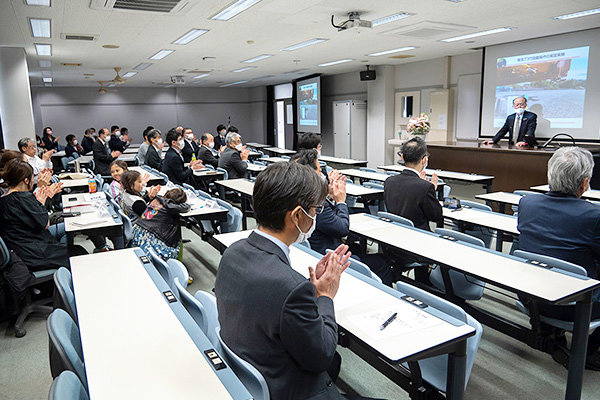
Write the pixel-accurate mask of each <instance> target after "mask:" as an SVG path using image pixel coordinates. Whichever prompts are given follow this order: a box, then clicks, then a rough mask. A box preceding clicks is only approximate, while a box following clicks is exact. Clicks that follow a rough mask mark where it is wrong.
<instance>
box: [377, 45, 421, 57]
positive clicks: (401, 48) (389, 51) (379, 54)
mask: <svg viewBox="0 0 600 400" xmlns="http://www.w3.org/2000/svg"><path fill="white" fill-rule="evenodd" d="M414 49H416V47H415V46H407V47H400V48H399V49H392V50H385V51H379V52H377V53H371V54H367V55H368V56H369V57H377V56H384V55H386V54H393V53H400V52H401V51H408V50H414Z"/></svg>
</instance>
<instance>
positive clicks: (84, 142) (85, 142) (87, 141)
mask: <svg viewBox="0 0 600 400" xmlns="http://www.w3.org/2000/svg"><path fill="white" fill-rule="evenodd" d="M93 146H94V139H92V138H91V137H87V136H84V137H83V139H81V147H83V154H87V153H89V152H90V151H92V147H93Z"/></svg>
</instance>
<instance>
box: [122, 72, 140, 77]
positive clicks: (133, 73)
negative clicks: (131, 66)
mask: <svg viewBox="0 0 600 400" xmlns="http://www.w3.org/2000/svg"><path fill="white" fill-rule="evenodd" d="M135 74H137V72H133V71H132V72H128V73H126V74H125V75H123V76H122V77H123V78H131V77H132V76H134V75H135Z"/></svg>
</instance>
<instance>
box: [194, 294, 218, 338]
mask: <svg viewBox="0 0 600 400" xmlns="http://www.w3.org/2000/svg"><path fill="white" fill-rule="evenodd" d="M194 298H195V299H196V300H198V301H199V302H200V304H202V307H204V311H205V313H206V324H207V328H206V336H207V337H208V340H210V342H211V343H212V345H213V346H215V347H216V348H217V350H218V349H219V347H220V346H221V345H220V344H219V338H218V337H217V331H216V329H217V328H218V327H219V316H218V311H217V299H216V298H215V296H213V295H212V294H211V293H208V292H204V291H202V290H198V291H197V292H196V294H194Z"/></svg>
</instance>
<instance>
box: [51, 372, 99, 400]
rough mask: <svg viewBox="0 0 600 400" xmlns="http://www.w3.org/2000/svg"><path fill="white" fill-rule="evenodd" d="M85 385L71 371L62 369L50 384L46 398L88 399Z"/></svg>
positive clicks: (58, 399) (63, 399) (54, 399)
mask: <svg viewBox="0 0 600 400" xmlns="http://www.w3.org/2000/svg"><path fill="white" fill-rule="evenodd" d="M89 399H90V397H89V396H88V394H87V392H86V390H85V387H83V384H82V383H81V381H80V380H79V378H78V377H77V375H75V374H74V373H73V372H71V371H63V372H62V373H61V374H60V375H59V376H58V377H57V378H56V379H55V380H54V382H52V386H50V393H48V400H89Z"/></svg>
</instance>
